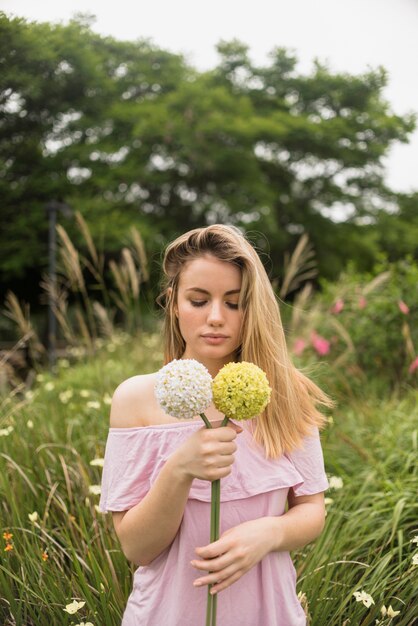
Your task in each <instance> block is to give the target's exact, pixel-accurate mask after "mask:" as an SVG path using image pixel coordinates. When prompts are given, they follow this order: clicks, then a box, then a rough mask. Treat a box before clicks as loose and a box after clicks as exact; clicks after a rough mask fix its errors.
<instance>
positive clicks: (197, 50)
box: [0, 0, 418, 191]
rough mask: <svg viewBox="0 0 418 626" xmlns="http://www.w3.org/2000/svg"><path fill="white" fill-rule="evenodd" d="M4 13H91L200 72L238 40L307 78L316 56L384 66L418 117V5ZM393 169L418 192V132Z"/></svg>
mask: <svg viewBox="0 0 418 626" xmlns="http://www.w3.org/2000/svg"><path fill="white" fill-rule="evenodd" d="M0 9H1V10H3V11H5V12H6V14H8V15H18V16H21V17H26V18H28V19H30V20H37V21H49V22H57V21H63V22H66V21H68V19H70V18H71V17H72V16H73V15H74V14H75V13H77V12H84V13H92V14H94V15H95V16H96V18H97V19H96V22H95V25H94V27H93V28H94V30H96V31H97V32H100V33H102V34H106V35H112V36H114V37H116V38H118V39H127V40H135V39H140V38H144V37H145V38H150V39H151V40H152V41H153V42H154V43H155V44H157V45H159V46H160V47H162V48H165V49H168V50H171V51H175V52H182V53H184V54H185V55H186V56H187V59H188V60H189V61H190V62H191V63H192V64H193V65H194V66H195V67H197V68H198V69H208V68H211V67H213V66H214V65H216V63H217V60H218V59H217V54H216V50H215V45H216V44H217V43H218V42H219V41H220V40H221V39H227V40H229V39H233V38H237V39H240V40H241V41H243V42H244V43H246V44H248V46H249V48H250V56H251V58H252V59H253V61H255V62H258V63H260V64H262V63H265V62H266V61H267V60H268V57H267V54H268V52H269V51H271V50H272V49H273V48H274V47H276V46H284V47H286V48H289V49H291V50H292V51H293V52H295V53H296V56H297V58H298V59H299V61H300V62H299V66H298V69H299V71H301V72H309V71H310V70H311V68H312V61H313V59H314V58H318V59H319V60H320V61H323V62H327V63H328V64H329V67H330V69H331V70H337V71H347V72H349V73H353V74H355V73H362V72H365V71H367V70H368V69H370V68H376V67H378V66H380V65H383V67H385V68H386V69H387V70H388V72H389V85H388V87H387V89H386V91H385V97H386V98H387V99H388V100H389V102H390V103H391V105H392V108H393V110H394V111H395V112H396V113H398V114H401V115H403V114H405V113H407V112H410V111H415V112H418V79H417V72H416V69H415V64H416V59H418V36H417V33H418V0H287V1H284V0H276V1H274V0H256V2H251V3H250V2H246V1H245V0H211V1H210V2H207V3H206V4H203V3H201V2H197V1H196V0H175V1H173V0H154V1H150V0H147V1H146V2H145V1H144V0H137V2H133V1H132V0H118V1H117V2H115V3H109V4H107V3H105V0H71V1H68V0H54V1H52V0H37V1H36V2H35V1H34V0H0ZM386 166H387V182H388V184H389V185H390V186H392V188H394V189H396V190H399V191H412V190H418V131H416V132H415V133H414V135H413V136H412V137H411V143H410V144H409V145H407V146H404V145H403V144H401V145H399V146H396V147H394V148H393V149H392V151H391V154H390V156H389V158H388V160H387V163H386Z"/></svg>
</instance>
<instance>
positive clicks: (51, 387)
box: [44, 380, 55, 391]
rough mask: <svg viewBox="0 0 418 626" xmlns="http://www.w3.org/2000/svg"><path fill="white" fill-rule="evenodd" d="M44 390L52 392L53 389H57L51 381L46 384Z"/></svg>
mask: <svg viewBox="0 0 418 626" xmlns="http://www.w3.org/2000/svg"><path fill="white" fill-rule="evenodd" d="M44 389H45V391H52V390H53V389H55V383H53V382H52V381H51V380H50V381H49V382H48V383H45V387H44Z"/></svg>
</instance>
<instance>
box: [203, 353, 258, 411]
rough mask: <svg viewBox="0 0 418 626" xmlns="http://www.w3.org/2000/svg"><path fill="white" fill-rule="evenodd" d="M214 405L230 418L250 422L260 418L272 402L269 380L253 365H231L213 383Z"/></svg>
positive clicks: (244, 362) (242, 363)
mask: <svg viewBox="0 0 418 626" xmlns="http://www.w3.org/2000/svg"><path fill="white" fill-rule="evenodd" d="M212 389H213V402H214V404H215V406H216V408H217V409H218V410H219V411H222V413H223V414H224V415H225V416H226V417H229V418H234V419H237V420H247V419H251V418H252V417H256V416H257V415H259V414H260V413H261V412H262V411H263V410H264V409H265V408H266V406H267V404H268V403H269V401H270V394H271V389H270V386H269V383H268V380H267V376H266V375H265V373H264V372H263V370H262V369H260V368H259V367H258V366H257V365H255V364H254V363H247V362H246V361H242V362H241V363H228V364H227V365H224V367H223V368H222V369H221V370H219V372H218V374H217V375H216V376H215V378H214V380H213V385H212Z"/></svg>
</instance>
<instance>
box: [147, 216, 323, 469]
mask: <svg viewBox="0 0 418 626" xmlns="http://www.w3.org/2000/svg"><path fill="white" fill-rule="evenodd" d="M205 255H211V256H214V257H216V258H217V259H219V260H221V261H225V262H228V263H233V264H235V265H237V266H238V267H239V268H240V270H241V273H242V286H241V293H240V303H239V306H240V307H241V308H242V311H243V322H242V331H241V346H240V348H239V350H238V352H237V354H236V360H237V361H239V360H243V361H249V362H251V363H255V364H256V365H258V366H259V367H261V369H263V370H264V371H265V373H266V375H267V378H268V380H269V383H270V386H271V387H272V394H271V400H270V403H269V404H268V406H267V408H266V409H265V410H264V411H263V413H262V414H261V415H260V416H258V418H257V419H255V420H254V423H253V428H252V431H253V436H254V439H255V440H256V441H257V442H258V443H260V444H261V445H263V446H264V449H265V453H266V456H267V457H271V458H274V457H279V456H281V455H282V454H284V453H287V452H290V451H291V450H293V449H294V448H297V447H299V446H300V445H301V443H302V438H303V437H304V436H306V435H308V434H310V433H311V431H312V427H319V428H321V427H322V426H323V425H324V423H325V421H326V418H325V417H324V415H323V414H322V413H321V412H320V411H319V410H318V408H317V405H318V404H319V405H324V406H332V402H331V400H330V398H329V397H328V396H327V395H326V394H325V393H324V392H323V391H322V390H321V389H319V387H318V386H317V385H316V384H315V383H314V382H313V381H312V380H310V379H309V378H307V377H306V376H305V375H304V374H303V373H302V372H301V371H299V370H298V369H296V368H295V366H294V365H293V363H292V361H291V359H290V356H289V353H288V350H287V345H286V340H285V335H284V331H283V326H282V322H281V317H280V309H279V305H278V302H277V299H276V296H275V294H274V291H273V288H272V286H271V283H270V281H269V278H268V276H267V273H266V271H265V269H264V267H263V264H262V262H261V260H260V257H259V256H258V254H257V252H256V251H255V249H254V248H253V246H252V245H251V244H250V242H249V241H248V240H247V239H246V238H245V237H244V236H243V235H242V234H241V232H240V231H239V230H238V229H236V228H235V227H233V226H225V225H221V224H214V225H212V226H207V227H205V228H196V229H194V230H191V231H189V232H187V233H185V234H184V235H181V236H180V237H178V238H177V239H175V240H174V241H173V242H172V243H170V244H169V245H168V247H167V249H166V251H165V256H164V261H163V272H164V276H165V283H164V286H163V291H162V293H161V295H160V296H159V298H158V302H159V303H160V304H161V305H162V306H163V308H164V310H165V320H164V340H165V342H164V345H165V352H164V360H165V362H166V363H167V362H169V361H171V360H172V359H179V358H181V356H182V355H183V353H184V350H185V347H186V346H185V342H184V339H183V337H182V335H181V333H180V328H179V323H178V318H177V316H176V314H175V306H176V301H177V292H178V284H179V279H180V275H181V271H182V269H183V268H184V266H185V264H186V263H187V262H188V261H191V260H193V259H196V258H200V257H202V256H205Z"/></svg>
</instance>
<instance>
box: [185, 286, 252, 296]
mask: <svg viewBox="0 0 418 626" xmlns="http://www.w3.org/2000/svg"><path fill="white" fill-rule="evenodd" d="M186 291H198V292H199V293H204V294H205V295H209V291H206V289H201V288H200V287H190V288H189V289H186ZM240 292H241V289H231V290H230V291H225V293H224V295H225V296H232V295H233V294H235V293H240Z"/></svg>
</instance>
